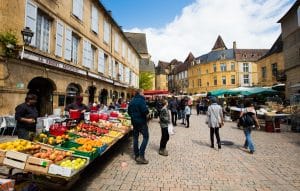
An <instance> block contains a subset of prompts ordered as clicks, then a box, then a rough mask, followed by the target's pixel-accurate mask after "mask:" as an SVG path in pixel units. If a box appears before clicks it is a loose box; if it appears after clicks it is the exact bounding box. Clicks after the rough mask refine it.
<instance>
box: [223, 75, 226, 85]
mask: <svg viewBox="0 0 300 191" xmlns="http://www.w3.org/2000/svg"><path fill="white" fill-rule="evenodd" d="M222 84H223V85H226V76H222Z"/></svg>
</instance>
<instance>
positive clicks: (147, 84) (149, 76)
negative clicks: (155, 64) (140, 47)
mask: <svg viewBox="0 0 300 191" xmlns="http://www.w3.org/2000/svg"><path fill="white" fill-rule="evenodd" d="M153 80H154V74H153V73H151V72H140V84H139V85H140V88H142V89H144V90H150V89H151V88H152V84H153Z"/></svg>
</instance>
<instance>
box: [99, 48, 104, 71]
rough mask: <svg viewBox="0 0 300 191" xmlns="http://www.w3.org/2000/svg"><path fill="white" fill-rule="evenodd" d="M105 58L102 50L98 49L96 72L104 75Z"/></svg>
mask: <svg viewBox="0 0 300 191" xmlns="http://www.w3.org/2000/svg"><path fill="white" fill-rule="evenodd" d="M104 58H105V56H104V52H103V50H101V49H99V52H98V72H101V73H102V74H104V71H105V59H104Z"/></svg>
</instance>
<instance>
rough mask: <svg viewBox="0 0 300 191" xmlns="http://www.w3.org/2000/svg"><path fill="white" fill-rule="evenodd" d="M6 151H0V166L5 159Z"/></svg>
mask: <svg viewBox="0 0 300 191" xmlns="http://www.w3.org/2000/svg"><path fill="white" fill-rule="evenodd" d="M5 154H6V151H4V150H0V165H2V164H3V160H4V158H5Z"/></svg>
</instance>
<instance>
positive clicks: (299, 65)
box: [278, 0, 300, 98]
mask: <svg viewBox="0 0 300 191" xmlns="http://www.w3.org/2000/svg"><path fill="white" fill-rule="evenodd" d="M278 22H279V23H281V30H282V41H283V55H284V68H285V74H286V77H287V79H286V97H287V98H289V97H290V96H291V95H293V94H299V93H300V75H299V74H300V0H297V1H296V2H295V3H294V5H293V6H292V7H291V8H290V10H289V11H288V12H287V13H286V14H285V15H284V16H283V17H282V18H281V19H280V20H279V21H278Z"/></svg>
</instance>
